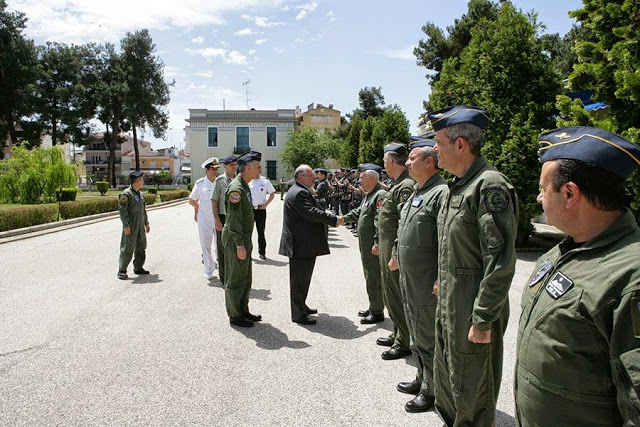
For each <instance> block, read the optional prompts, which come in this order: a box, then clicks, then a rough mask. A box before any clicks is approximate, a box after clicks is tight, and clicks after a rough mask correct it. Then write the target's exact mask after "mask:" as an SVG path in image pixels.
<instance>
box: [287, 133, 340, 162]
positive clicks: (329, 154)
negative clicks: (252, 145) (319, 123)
mask: <svg viewBox="0 0 640 427" xmlns="http://www.w3.org/2000/svg"><path fill="white" fill-rule="evenodd" d="M339 150H340V147H339V145H338V143H337V142H336V141H335V140H334V139H332V138H331V137H330V136H329V135H325V134H319V133H318V131H317V130H315V129H312V128H305V129H301V130H298V131H296V132H293V133H291V134H290V135H289V141H288V142H287V145H286V146H285V147H284V150H283V151H282V155H281V159H282V162H283V163H284V164H285V165H286V166H287V168H288V169H290V170H295V168H297V167H298V166H300V165H302V164H306V165H309V166H311V167H312V168H319V167H322V166H324V165H325V161H326V160H327V159H329V158H337V157H338V155H339Z"/></svg>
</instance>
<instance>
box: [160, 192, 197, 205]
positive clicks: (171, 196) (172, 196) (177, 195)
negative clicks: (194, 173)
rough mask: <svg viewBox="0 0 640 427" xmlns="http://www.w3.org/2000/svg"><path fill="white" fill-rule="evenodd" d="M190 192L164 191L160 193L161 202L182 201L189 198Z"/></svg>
mask: <svg viewBox="0 0 640 427" xmlns="http://www.w3.org/2000/svg"><path fill="white" fill-rule="evenodd" d="M189 194H190V193H189V190H184V189H182V190H172V191H164V192H162V193H160V200H161V201H163V202H168V201H169V200H176V199H182V198H184V197H189Z"/></svg>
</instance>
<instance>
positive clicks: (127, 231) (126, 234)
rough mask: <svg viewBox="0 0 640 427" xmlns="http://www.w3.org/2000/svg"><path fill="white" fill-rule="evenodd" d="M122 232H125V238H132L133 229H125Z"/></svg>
mask: <svg viewBox="0 0 640 427" xmlns="http://www.w3.org/2000/svg"><path fill="white" fill-rule="evenodd" d="M122 231H124V234H125V236H131V227H125V228H123V229H122Z"/></svg>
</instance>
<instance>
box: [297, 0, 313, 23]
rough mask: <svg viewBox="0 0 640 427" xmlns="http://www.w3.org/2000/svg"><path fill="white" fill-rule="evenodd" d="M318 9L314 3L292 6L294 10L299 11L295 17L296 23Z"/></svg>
mask: <svg viewBox="0 0 640 427" xmlns="http://www.w3.org/2000/svg"><path fill="white" fill-rule="evenodd" d="M317 8H318V2H317V1H314V2H311V3H305V4H301V5H299V6H294V9H297V10H299V11H300V12H298V15H296V21H299V20H301V19H303V18H304V17H305V16H307V15H308V14H309V13H311V12H313V11H315V10H316V9H317Z"/></svg>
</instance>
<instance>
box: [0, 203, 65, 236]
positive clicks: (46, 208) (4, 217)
mask: <svg viewBox="0 0 640 427" xmlns="http://www.w3.org/2000/svg"><path fill="white" fill-rule="evenodd" d="M57 213H58V209H57V206H56V205H39V206H24V207H20V208H15V209H3V210H0V231H7V230H15V229H17V228H23V227H31V226H32V225H39V224H46V223H49V222H54V221H55V220H56V216H57Z"/></svg>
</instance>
